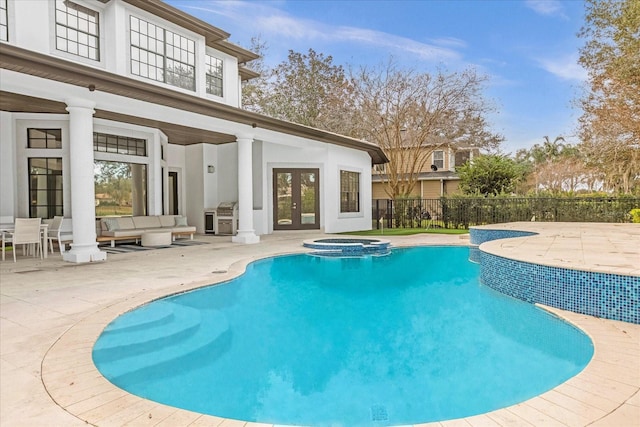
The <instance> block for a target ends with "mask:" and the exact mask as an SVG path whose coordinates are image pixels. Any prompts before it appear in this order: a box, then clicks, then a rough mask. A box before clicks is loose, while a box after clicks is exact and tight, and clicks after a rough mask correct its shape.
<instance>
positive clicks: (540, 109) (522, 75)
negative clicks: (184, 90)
mask: <svg viewBox="0 0 640 427" xmlns="http://www.w3.org/2000/svg"><path fill="white" fill-rule="evenodd" d="M167 1H168V2H169V3H170V4H172V5H173V6H175V7H178V8H179V9H181V10H183V11H185V12H187V13H189V14H191V15H194V16H197V17H198V18H200V19H202V20H203V21H206V22H208V23H210V24H212V25H214V26H216V27H219V28H221V29H223V30H225V31H227V32H229V33H231V37H230V38H229V40H230V41H231V42H234V43H236V44H239V45H241V46H244V47H248V46H249V45H250V39H251V37H252V36H257V35H259V36H260V37H261V39H262V40H264V41H266V42H267V44H268V47H269V49H268V52H267V55H266V57H265V60H266V62H267V64H270V65H276V64H278V63H280V62H282V61H283V60H285V59H286V57H287V53H288V50H289V49H293V50H294V51H297V52H306V51H307V50H308V49H309V48H312V49H314V50H315V51H316V52H321V53H323V54H324V55H331V56H333V59H334V63H335V64H343V65H347V64H350V65H352V66H354V67H358V66H360V65H378V64H381V63H383V62H386V61H387V60H388V58H389V57H390V56H393V58H394V59H395V60H396V62H397V63H398V64H399V65H400V66H404V67H410V68H413V69H415V70H417V71H425V72H430V71H433V70H435V69H436V68H437V67H441V68H444V69H446V70H449V71H457V70H463V69H465V68H466V67H475V68H476V69H477V70H478V72H480V73H482V74H485V75H487V76H488V77H489V83H488V85H487V87H486V91H485V94H486V96H487V98H488V99H490V100H491V101H492V102H493V103H494V104H495V106H496V107H497V110H498V113H497V114H495V115H492V116H491V117H490V121H491V124H492V128H493V130H494V131H496V132H499V133H501V134H503V135H504V136H505V137H506V141H505V142H504V143H503V144H502V151H504V152H506V153H514V152H515V151H516V150H517V149H518V148H529V147H531V146H532V145H533V144H535V143H541V142H542V141H543V137H544V136H545V135H548V136H549V137H550V138H551V140H553V139H554V138H555V137H556V136H559V135H563V136H565V137H567V141H568V142H574V143H575V142H577V141H576V140H575V138H572V137H571V135H573V134H574V133H575V127H576V122H577V118H578V117H579V115H580V111H579V110H577V109H576V108H574V107H572V104H573V101H574V100H575V99H576V97H577V96H578V95H579V92H580V88H581V86H582V84H583V83H584V81H585V79H586V72H585V70H583V69H582V68H581V67H579V65H578V64H577V59H578V49H579V48H580V46H581V45H582V43H583V42H582V40H581V39H578V37H577V36H576V34H577V32H578V31H579V29H580V27H581V26H582V25H583V22H584V4H583V2H582V1H581V0H562V1H560V0H494V1H492V0H465V1H460V0H450V1H442V0H428V1H419V0H412V1H407V0H405V1H402V0H396V1H382V0H379V1H367V0H359V1H358V0H354V1H345V0H333V1H324V0H315V1H314V0H289V1H284V0H278V1H239V0H233V1H232V0H226V1H215V0H167Z"/></svg>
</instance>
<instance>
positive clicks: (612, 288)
mask: <svg viewBox="0 0 640 427" xmlns="http://www.w3.org/2000/svg"><path fill="white" fill-rule="evenodd" d="M476 231H482V232H483V233H481V237H482V238H483V239H486V240H484V241H490V240H496V239H501V238H505V237H504V236H505V233H504V230H476ZM507 233H508V234H510V235H509V236H507V237H516V236H515V235H513V233H514V231H511V230H509V231H507ZM520 233H522V232H520ZM532 234H536V233H527V234H524V235H532ZM520 235H523V234H520ZM492 237H493V238H492ZM479 252H480V253H479V262H480V280H481V281H482V283H483V284H484V285H486V286H489V287H490V288H492V289H495V290H497V291H499V292H502V293H503V294H506V295H509V296H512V297H514V298H518V299H521V300H523V301H527V302H530V303H540V304H545V305H549V306H551V307H557V308H561V309H563V310H570V311H573V312H576V313H583V314H588V315H591V316H597V317H602V318H606V319H613V320H622V321H624V322H631V323H636V324H640V277H636V276H625V275H620V274H611V273H600V272H594V271H581V270H571V269H568V268H561V267H551V266H546V265H539V264H533V263H528V262H524V261H516V260H512V259H508V258H504V257H501V256H498V255H493V254H489V253H487V252H483V251H482V250H480V251H479ZM474 258H476V260H477V258H478V254H475V256H474Z"/></svg>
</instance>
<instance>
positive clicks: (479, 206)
mask: <svg viewBox="0 0 640 427" xmlns="http://www.w3.org/2000/svg"><path fill="white" fill-rule="evenodd" d="M636 208H640V198H638V197H572V198H569V197H521V198H445V197H443V198H440V199H398V200H387V199H375V200H373V206H372V220H373V224H372V225H373V228H374V229H379V228H381V227H384V228H427V227H441V228H463V229H467V228H469V226H472V225H483V224H497V223H504V222H514V221H531V220H535V221H546V222H631V215H630V214H629V212H630V211H631V210H632V209H636Z"/></svg>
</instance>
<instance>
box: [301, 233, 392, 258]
mask: <svg viewBox="0 0 640 427" xmlns="http://www.w3.org/2000/svg"><path fill="white" fill-rule="evenodd" d="M302 246H304V247H305V248H309V249H315V250H316V252H313V253H312V254H313V255H321V256H347V257H349V256H362V255H387V254H389V251H390V250H391V248H390V246H391V242H390V241H389V240H384V239H366V238H342V237H335V238H333V237H332V238H322V239H313V240H305V241H304V242H303V243H302Z"/></svg>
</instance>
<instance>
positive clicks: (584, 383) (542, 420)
mask: <svg viewBox="0 0 640 427" xmlns="http://www.w3.org/2000/svg"><path fill="white" fill-rule="evenodd" d="M422 245H423V244H419V245H411V244H405V245H400V246H396V247H401V246H422ZM301 252H305V251H304V250H302V248H301V250H299V251H294V252H282V253H268V254H264V255H263V256H253V257H248V258H245V259H241V260H239V261H236V262H235V263H233V264H231V266H230V268H229V269H228V270H227V271H226V272H223V273H220V274H216V276H215V278H213V279H212V278H211V277H208V278H206V279H203V280H199V281H195V282H192V283H189V284H186V285H185V284H180V285H176V286H174V287H171V288H165V289H161V290H153V291H147V292H145V293H142V294H137V295H135V296H131V297H127V298H123V299H120V300H116V301H114V302H112V303H111V304H109V305H107V306H105V307H103V308H101V309H99V310H98V311H96V312H94V313H92V314H90V315H88V316H87V317H85V318H83V319H82V320H80V321H78V322H77V323H75V324H74V325H73V326H71V327H70V328H69V329H67V330H66V332H64V333H63V334H62V335H61V336H60V337H59V338H58V339H57V340H56V342H55V343H54V344H53V345H52V346H51V347H50V348H49V350H48V351H47V353H46V354H45V356H44V358H43V360H42V364H41V372H42V382H43V385H44V387H45V389H46V391H47V393H48V394H49V396H50V397H51V398H52V399H53V400H54V401H55V402H56V403H57V404H58V405H59V406H60V407H62V408H63V409H64V410H65V411H67V412H69V413H70V414H72V415H74V416H75V417H77V418H78V419H80V420H83V421H85V422H86V423H88V424H91V425H127V424H128V425H166V426H205V425H206V426H246V427H258V426H271V425H272V424H265V423H255V422H247V421H240V420H232V419H225V418H220V417H215V416H210V415H204V414H200V413H196V412H192V411H187V410H183V409H178V408H174V407H171V406H167V405H164V404H161V403H157V402H153V401H150V400H146V399H143V398H141V397H138V396H135V395H132V394H130V393H128V392H126V391H124V390H122V389H120V388H118V387H116V386H115V385H113V384H111V383H110V382H109V381H108V380H107V379H106V378H104V377H103V376H102V375H101V374H100V372H99V371H98V370H97V368H96V367H95V366H94V364H93V361H92V358H91V350H92V347H93V345H94V343H95V341H96V340H97V338H98V336H99V335H100V333H101V332H102V330H103V329H104V328H105V327H106V326H107V324H108V323H109V322H111V321H112V320H113V319H114V318H115V317H117V316H118V315H120V314H122V313H124V312H126V311H129V310H131V309H133V308H135V307H138V306H140V305H143V304H145V303H148V302H150V301H153V300H155V299H158V298H161V297H164V296H166V295H171V294H175V293H181V292H186V291H189V290H193V289H197V288H200V287H203V286H209V285H212V284H218V283H222V282H226V281H228V280H231V279H233V278H235V277H237V276H239V275H241V274H242V273H243V272H244V271H245V268H246V266H247V265H248V264H249V263H251V262H253V261H256V260H258V259H262V258H266V257H272V256H279V255H286V254H290V253H301ZM543 308H544V309H546V310H548V311H549V312H551V313H553V314H555V315H557V316H559V317H560V318H562V319H565V320H566V321H568V322H570V323H572V324H574V325H575V326H577V327H578V328H580V329H581V330H583V331H584V332H585V333H587V334H588V335H589V336H590V338H591V339H592V342H593V344H594V355H593V358H592V360H591V361H590V362H589V364H588V365H587V366H586V367H585V369H584V370H583V371H582V372H580V373H579V374H578V375H576V376H574V377H572V378H571V379H569V380H567V381H566V382H564V383H563V384H561V385H559V386H557V387H555V388H553V389H552V390H549V391H547V392H545V393H543V394H541V395H539V396H536V397H534V398H532V399H529V400H526V401H524V402H522V403H519V404H516V405H512V406H509V407H507V408H502V409H499V410H496V411H492V412H488V413H485V414H480V415H476V416H473V417H467V418H463V419H457V420H447V421H440V422H434V423H423V424H415V426H416V427H418V426H419V427H427V426H443V427H454V426H457V425H465V426H469V425H471V426H475V425H496V426H500V425H541V424H545V425H547V424H548V425H565V426H577V425H585V426H586V425H598V423H599V422H601V423H603V424H602V425H617V426H623V425H633V424H637V423H638V420H640V418H638V417H639V414H640V393H638V391H639V390H640V358H639V357H638V356H639V355H640V326H638V325H634V324H631V323H626V322H619V321H612V320H603V319H598V318H595V317H592V316H587V315H582V314H577V313H572V312H568V311H564V310H560V309H556V308H551V307H543ZM609 420H611V421H615V422H613V423H611V424H609ZM619 420H622V421H619Z"/></svg>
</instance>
